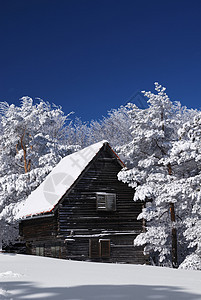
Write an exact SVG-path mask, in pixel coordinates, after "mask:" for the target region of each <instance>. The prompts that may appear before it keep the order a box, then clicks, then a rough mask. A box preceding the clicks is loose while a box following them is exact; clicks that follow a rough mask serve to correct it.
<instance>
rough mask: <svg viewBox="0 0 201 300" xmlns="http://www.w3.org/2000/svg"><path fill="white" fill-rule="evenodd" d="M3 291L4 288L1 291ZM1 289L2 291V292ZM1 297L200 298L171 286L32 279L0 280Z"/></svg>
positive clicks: (79, 299)
mask: <svg viewBox="0 0 201 300" xmlns="http://www.w3.org/2000/svg"><path fill="white" fill-rule="evenodd" d="M2 290H3V291H2ZM1 291H2V293H3V294H1ZM0 299H10V300H15V299H16V300H17V299H18V300H23V299H51V300H58V299H60V300H92V299H93V300H118V299H122V300H152V299H153V300H158V299H161V300H171V299H172V300H175V299H177V300H200V299H201V295H198V294H192V293H188V292H185V290H184V289H182V288H181V289H180V288H178V287H172V286H148V285H86V286H76V287H69V288H68V287H47V288H46V287H38V286H36V285H35V284H34V283H31V282H22V281H18V282H16V281H15V282H11V281H7V282H3V283H0Z"/></svg>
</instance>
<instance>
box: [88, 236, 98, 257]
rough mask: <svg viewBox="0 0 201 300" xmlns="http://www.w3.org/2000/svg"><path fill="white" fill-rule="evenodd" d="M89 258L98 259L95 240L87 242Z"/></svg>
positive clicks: (96, 241)
mask: <svg viewBox="0 0 201 300" xmlns="http://www.w3.org/2000/svg"><path fill="white" fill-rule="evenodd" d="M89 257H90V258H99V242H98V240H97V239H90V240H89Z"/></svg>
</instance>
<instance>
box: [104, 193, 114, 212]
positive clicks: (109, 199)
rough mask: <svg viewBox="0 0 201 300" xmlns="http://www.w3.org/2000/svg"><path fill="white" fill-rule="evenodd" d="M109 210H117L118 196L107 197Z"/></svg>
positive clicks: (108, 195)
mask: <svg viewBox="0 0 201 300" xmlns="http://www.w3.org/2000/svg"><path fill="white" fill-rule="evenodd" d="M106 202H107V210H113V211H115V210H116V194H107V195H106Z"/></svg>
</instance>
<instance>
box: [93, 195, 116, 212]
mask: <svg viewBox="0 0 201 300" xmlns="http://www.w3.org/2000/svg"><path fill="white" fill-rule="evenodd" d="M96 207H97V210H107V211H115V210H116V194H112V193H96Z"/></svg>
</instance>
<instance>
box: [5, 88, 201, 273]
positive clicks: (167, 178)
mask: <svg viewBox="0 0 201 300" xmlns="http://www.w3.org/2000/svg"><path fill="white" fill-rule="evenodd" d="M155 90H156V92H155V93H152V92H143V93H144V96H145V97H147V99H148V101H147V104H148V107H147V108H144V109H142V108H139V107H137V106H136V105H135V104H132V103H130V104H128V105H126V106H122V107H120V108H119V109H114V110H111V111H110V112H109V113H108V115H107V116H106V117H104V118H103V119H102V120H99V121H94V120H93V121H91V122H89V123H84V122H82V121H81V120H80V119H79V118H75V119H74V118H73V116H72V114H71V113H69V114H68V115H65V114H64V112H63V111H62V108H61V107H58V106H55V105H51V104H49V103H48V102H45V101H43V100H37V101H36V102H34V101H33V100H32V99H31V98H29V97H23V98H22V99H21V104H20V105H19V106H15V105H13V104H12V105H9V104H8V103H6V102H3V103H1V104H0V130H1V136H0V139H1V141H0V225H1V238H0V240H3V241H4V243H6V242H9V241H10V240H13V239H14V238H15V237H16V236H17V234H18V230H17V226H16V221H15V214H16V212H17V211H18V210H19V209H20V206H21V205H22V204H23V201H24V200H25V199H26V198H27V196H28V195H29V194H30V193H31V191H32V190H34V189H35V188H36V187H37V186H38V185H39V184H40V183H41V182H42V181H43V179H44V178H45V176H46V175H47V174H48V173H49V172H50V171H51V170H52V168H53V167H54V166H55V165H56V164H57V163H58V162H59V161H60V159H61V158H62V157H64V156H66V155H68V154H70V153H72V152H74V151H77V150H79V149H81V148H83V147H85V146H88V145H90V144H93V143H95V142H98V141H100V140H103V139H104V140H105V139H106V140H108V141H109V143H110V144H111V146H112V147H113V148H114V149H115V150H116V151H117V153H118V154H119V155H120V156H121V158H123V159H124V161H125V162H126V164H127V166H128V169H125V170H123V171H121V172H120V173H119V180H122V181H123V182H125V183H127V184H129V185H130V186H131V187H133V188H135V189H136V192H135V197H134V201H143V203H144V209H143V211H142V213H141V214H140V215H139V217H138V218H139V219H144V220H145V221H146V232H143V233H141V234H140V235H139V236H138V237H137V238H136V239H135V241H134V244H135V245H144V246H145V248H144V251H145V253H147V252H148V253H149V254H150V258H151V261H152V263H153V264H156V265H165V266H173V267H179V266H180V267H181V268H192V269H201V252H200V242H201V226H200V225H201V218H200V216H201V205H200V204H201V203H200V199H201V192H200V190H201V189H200V187H201V145H200V144H201V137H200V135H201V112H200V111H199V110H193V109H187V108H186V107H182V106H181V104H180V103H179V102H172V101H170V99H169V97H168V96H167V94H166V93H165V88H164V87H162V86H161V85H159V84H158V83H155Z"/></svg>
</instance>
